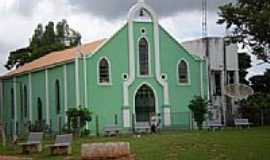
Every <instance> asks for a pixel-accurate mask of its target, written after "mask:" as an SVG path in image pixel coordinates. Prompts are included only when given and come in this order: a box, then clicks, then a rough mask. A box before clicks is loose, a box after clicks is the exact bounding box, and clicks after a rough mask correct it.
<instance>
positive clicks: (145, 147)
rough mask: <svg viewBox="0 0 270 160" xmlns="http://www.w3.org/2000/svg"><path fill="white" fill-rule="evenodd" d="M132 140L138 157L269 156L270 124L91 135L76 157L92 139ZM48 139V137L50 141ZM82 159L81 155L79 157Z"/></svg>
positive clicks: (243, 159) (265, 159)
mask: <svg viewBox="0 0 270 160" xmlns="http://www.w3.org/2000/svg"><path fill="white" fill-rule="evenodd" d="M111 141H126V142H130V144H131V150H132V153H135V154H136V157H137V159H138V160H177V159H179V160H209V159H210V160H211V159H212V160H223V159H224V160H225V159H232V160H233V159H235V160H253V159H254V160H269V159H270V128H269V127H267V128H251V129H242V130H239V129H226V130H224V131H218V132H207V131H178V132H164V133H161V134H158V135H145V136H142V137H141V138H135V137H133V136H131V135H123V136H120V137H112V138H104V137H91V138H82V139H77V140H75V141H74V144H73V155H72V156H73V157H79V155H80V145H81V144H82V143H91V142H111ZM48 142H49V141H46V143H48ZM19 152H20V149H19V148H17V147H15V148H14V147H13V148H6V149H3V148H0V154H1V155H16V156H23V155H21V154H19ZM32 157H33V158H34V159H49V160H58V159H63V157H52V156H49V155H48V149H47V148H45V149H44V151H43V152H42V153H41V154H35V155H32ZM78 159H79V158H78Z"/></svg>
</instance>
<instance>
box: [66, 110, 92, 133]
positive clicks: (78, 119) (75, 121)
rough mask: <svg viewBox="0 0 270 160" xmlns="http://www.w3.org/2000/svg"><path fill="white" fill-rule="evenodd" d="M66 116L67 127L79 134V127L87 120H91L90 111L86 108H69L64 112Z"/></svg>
mask: <svg viewBox="0 0 270 160" xmlns="http://www.w3.org/2000/svg"><path fill="white" fill-rule="evenodd" d="M66 114H67V117H68V129H69V130H72V131H73V132H75V133H76V132H78V133H79V135H80V134H81V129H83V128H84V127H85V126H86V123H87V122H90V121H91V120H92V116H91V114H92V113H91V112H90V111H89V110H88V109H87V108H82V107H79V109H78V108H69V109H68V110H67V112H66Z"/></svg>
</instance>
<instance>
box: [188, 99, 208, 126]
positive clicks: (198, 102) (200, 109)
mask: <svg viewBox="0 0 270 160" xmlns="http://www.w3.org/2000/svg"><path fill="white" fill-rule="evenodd" d="M207 105H208V101H207V100H205V99H203V98H202V97H200V96H195V97H194V99H192V100H191V101H190V104H189V106H188V107H189V109H190V110H191V111H192V113H193V117H194V120H195V122H196V123H197V126H198V128H199V130H201V129H202V124H203V121H205V114H206V113H207Z"/></svg>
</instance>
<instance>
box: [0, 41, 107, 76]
mask: <svg viewBox="0 0 270 160" xmlns="http://www.w3.org/2000/svg"><path fill="white" fill-rule="evenodd" d="M105 40H106V39H101V40H97V41H94V42H90V43H86V44H84V45H81V46H80V52H81V54H83V55H87V54H91V53H92V52H93V51H95V49H97V48H98V47H99V46H100V45H101V44H102V43H103V42H104V41H105ZM77 54H78V49H77V47H74V48H70V49H65V50H62V51H56V52H51V53H49V54H47V55H45V56H43V57H40V58H38V59H36V60H34V61H32V62H30V63H27V64H25V65H23V66H21V67H19V68H17V69H15V70H12V71H10V72H8V73H7V74H5V75H4V76H2V77H0V78H7V77H10V76H14V75H17V74H22V73H26V72H31V71H34V70H38V69H45V68H47V67H50V66H52V65H56V64H59V63H64V62H68V61H71V60H73V59H75V58H76V55H77Z"/></svg>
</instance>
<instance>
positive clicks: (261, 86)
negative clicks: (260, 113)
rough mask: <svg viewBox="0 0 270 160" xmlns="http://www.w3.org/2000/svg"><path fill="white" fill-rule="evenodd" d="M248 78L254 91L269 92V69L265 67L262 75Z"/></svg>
mask: <svg viewBox="0 0 270 160" xmlns="http://www.w3.org/2000/svg"><path fill="white" fill-rule="evenodd" d="M249 80H250V82H251V87H252V88H253V90H254V92H256V93H264V94H270V92H269V88H270V69H267V70H266V72H265V73H264V75H257V76H253V77H251V78H250V79H249Z"/></svg>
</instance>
